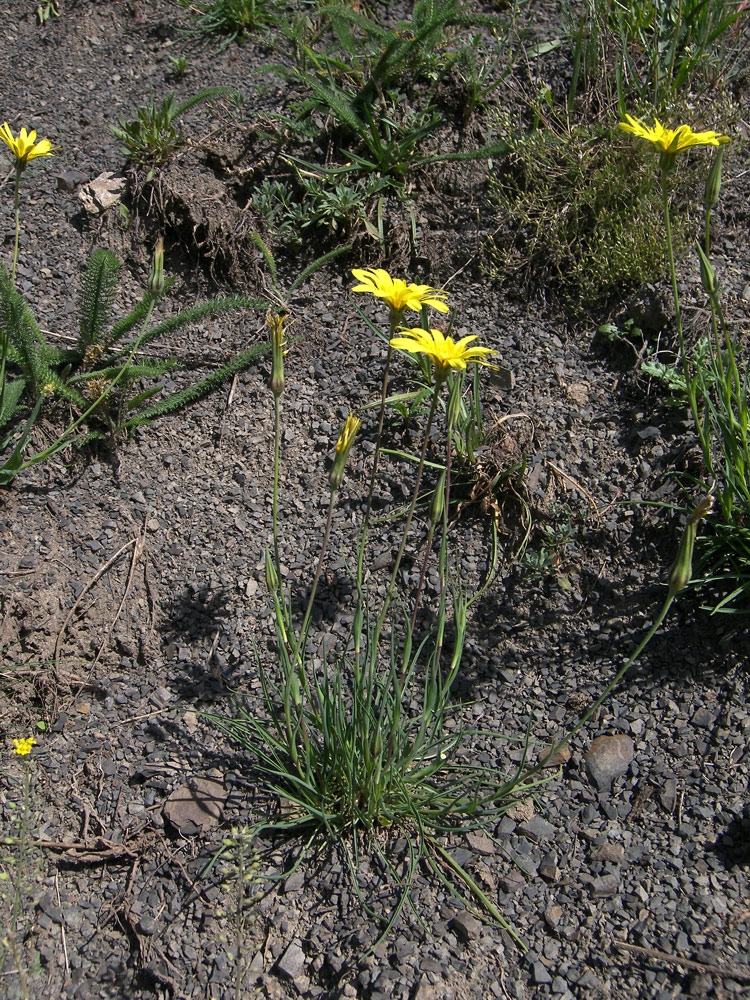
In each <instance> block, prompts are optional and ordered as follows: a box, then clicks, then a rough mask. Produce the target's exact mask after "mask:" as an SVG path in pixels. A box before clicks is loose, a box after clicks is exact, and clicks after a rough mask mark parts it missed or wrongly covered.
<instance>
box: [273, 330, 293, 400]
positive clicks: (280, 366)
mask: <svg viewBox="0 0 750 1000" xmlns="http://www.w3.org/2000/svg"><path fill="white" fill-rule="evenodd" d="M288 319H289V316H288V315H286V314H285V313H269V315H268V316H267V317H266V320H267V322H268V325H269V326H270V327H271V330H272V333H273V362H272V365H271V392H272V393H273V394H274V395H275V396H278V395H280V394H281V393H282V392H283V391H284V355H285V354H286V351H285V350H284V348H285V347H286V328H285V327H284V323H285V322H286V321H287V320H288ZM289 322H290V323H293V322H294V320H289Z"/></svg>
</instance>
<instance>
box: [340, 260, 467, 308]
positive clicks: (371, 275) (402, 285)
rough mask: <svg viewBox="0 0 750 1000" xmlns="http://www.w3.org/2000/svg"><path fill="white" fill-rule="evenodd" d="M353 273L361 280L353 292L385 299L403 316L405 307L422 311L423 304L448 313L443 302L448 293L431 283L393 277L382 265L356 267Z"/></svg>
mask: <svg viewBox="0 0 750 1000" xmlns="http://www.w3.org/2000/svg"><path fill="white" fill-rule="evenodd" d="M352 274H353V275H354V277H355V278H356V279H357V281H359V282H360V284H358V285H355V286H354V288H353V289H352V291H353V292H369V293H370V294H371V295H374V296H375V297H376V298H378V299H384V300H385V301H386V302H387V303H388V305H389V306H390V307H391V310H392V312H394V313H396V314H397V318H400V317H401V314H402V313H403V311H404V309H413V310H414V312H420V311H421V309H422V306H432V308H433V309H437V311H438V312H441V313H447V312H448V306H447V305H446V304H445V302H443V299H445V298H447V296H448V293H447V292H444V291H442V290H441V289H439V288H431V287H430V286H429V285H414V284H410V285H407V283H406V282H405V281H404V280H403V278H392V277H391V276H390V274H388V272H387V271H384V270H383V269H382V268H381V267H366V268H357V267H355V268H354V270H353V271H352Z"/></svg>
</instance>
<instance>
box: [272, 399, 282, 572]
mask: <svg viewBox="0 0 750 1000" xmlns="http://www.w3.org/2000/svg"><path fill="white" fill-rule="evenodd" d="M280 410H281V407H280V399H279V393H277V392H275V393H274V394H273V427H274V431H273V506H272V508H271V517H272V519H273V558H274V561H275V563H276V572H277V573H278V576H279V582H281V560H280V559H279V521H278V518H279V456H280V453H281V412H280Z"/></svg>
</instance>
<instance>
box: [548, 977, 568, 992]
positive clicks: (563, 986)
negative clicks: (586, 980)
mask: <svg viewBox="0 0 750 1000" xmlns="http://www.w3.org/2000/svg"><path fill="white" fill-rule="evenodd" d="M552 992H553V993H557V994H558V995H560V994H562V993H567V992H568V984H567V983H566V982H565V980H564V979H563V977H562V976H555V978H554V979H553V980H552Z"/></svg>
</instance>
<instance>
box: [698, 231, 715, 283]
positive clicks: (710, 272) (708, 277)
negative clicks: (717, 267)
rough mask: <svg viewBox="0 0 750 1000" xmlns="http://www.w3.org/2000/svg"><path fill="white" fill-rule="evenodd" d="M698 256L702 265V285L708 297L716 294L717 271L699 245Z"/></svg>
mask: <svg viewBox="0 0 750 1000" xmlns="http://www.w3.org/2000/svg"><path fill="white" fill-rule="evenodd" d="M698 256H699V257H700V263H701V284H702V285H703V290H704V291H705V293H706V295H715V294H716V288H717V286H716V271H714V269H713V266H712V264H711V261H710V260H709V259H708V257H707V256H706V254H705V251H704V250H703V247H702V246H701V245H700V243H699V244H698Z"/></svg>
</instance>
